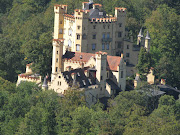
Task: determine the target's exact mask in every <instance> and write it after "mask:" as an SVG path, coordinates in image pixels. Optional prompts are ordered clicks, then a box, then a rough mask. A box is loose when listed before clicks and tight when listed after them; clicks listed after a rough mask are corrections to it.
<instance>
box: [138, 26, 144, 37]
mask: <svg viewBox="0 0 180 135" xmlns="http://www.w3.org/2000/svg"><path fill="white" fill-rule="evenodd" d="M138 37H143V34H142V28H141V29H140V31H139V34H138Z"/></svg>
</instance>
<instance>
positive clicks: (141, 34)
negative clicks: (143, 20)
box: [137, 28, 143, 46]
mask: <svg viewBox="0 0 180 135" xmlns="http://www.w3.org/2000/svg"><path fill="white" fill-rule="evenodd" d="M142 38H143V33H142V28H141V29H140V31H139V34H138V39H137V45H139V46H141V45H142Z"/></svg>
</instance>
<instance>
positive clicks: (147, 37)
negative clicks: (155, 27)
mask: <svg viewBox="0 0 180 135" xmlns="http://www.w3.org/2000/svg"><path fill="white" fill-rule="evenodd" d="M146 39H151V38H150V35H149V32H148V31H147V34H146Z"/></svg>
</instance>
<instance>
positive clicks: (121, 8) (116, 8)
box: [115, 7, 126, 12]
mask: <svg viewBox="0 0 180 135" xmlns="http://www.w3.org/2000/svg"><path fill="white" fill-rule="evenodd" d="M115 10H117V11H119V12H125V11H126V8H123V7H115Z"/></svg>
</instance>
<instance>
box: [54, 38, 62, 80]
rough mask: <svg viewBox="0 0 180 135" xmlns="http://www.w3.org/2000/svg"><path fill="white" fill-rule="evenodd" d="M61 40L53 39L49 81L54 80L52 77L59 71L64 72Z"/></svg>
mask: <svg viewBox="0 0 180 135" xmlns="http://www.w3.org/2000/svg"><path fill="white" fill-rule="evenodd" d="M63 43H64V42H63V40H62V39H53V54H52V74H51V80H54V76H55V75H56V74H57V73H58V72H59V71H60V70H61V71H63V70H64V66H63V62H62V56H63Z"/></svg>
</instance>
